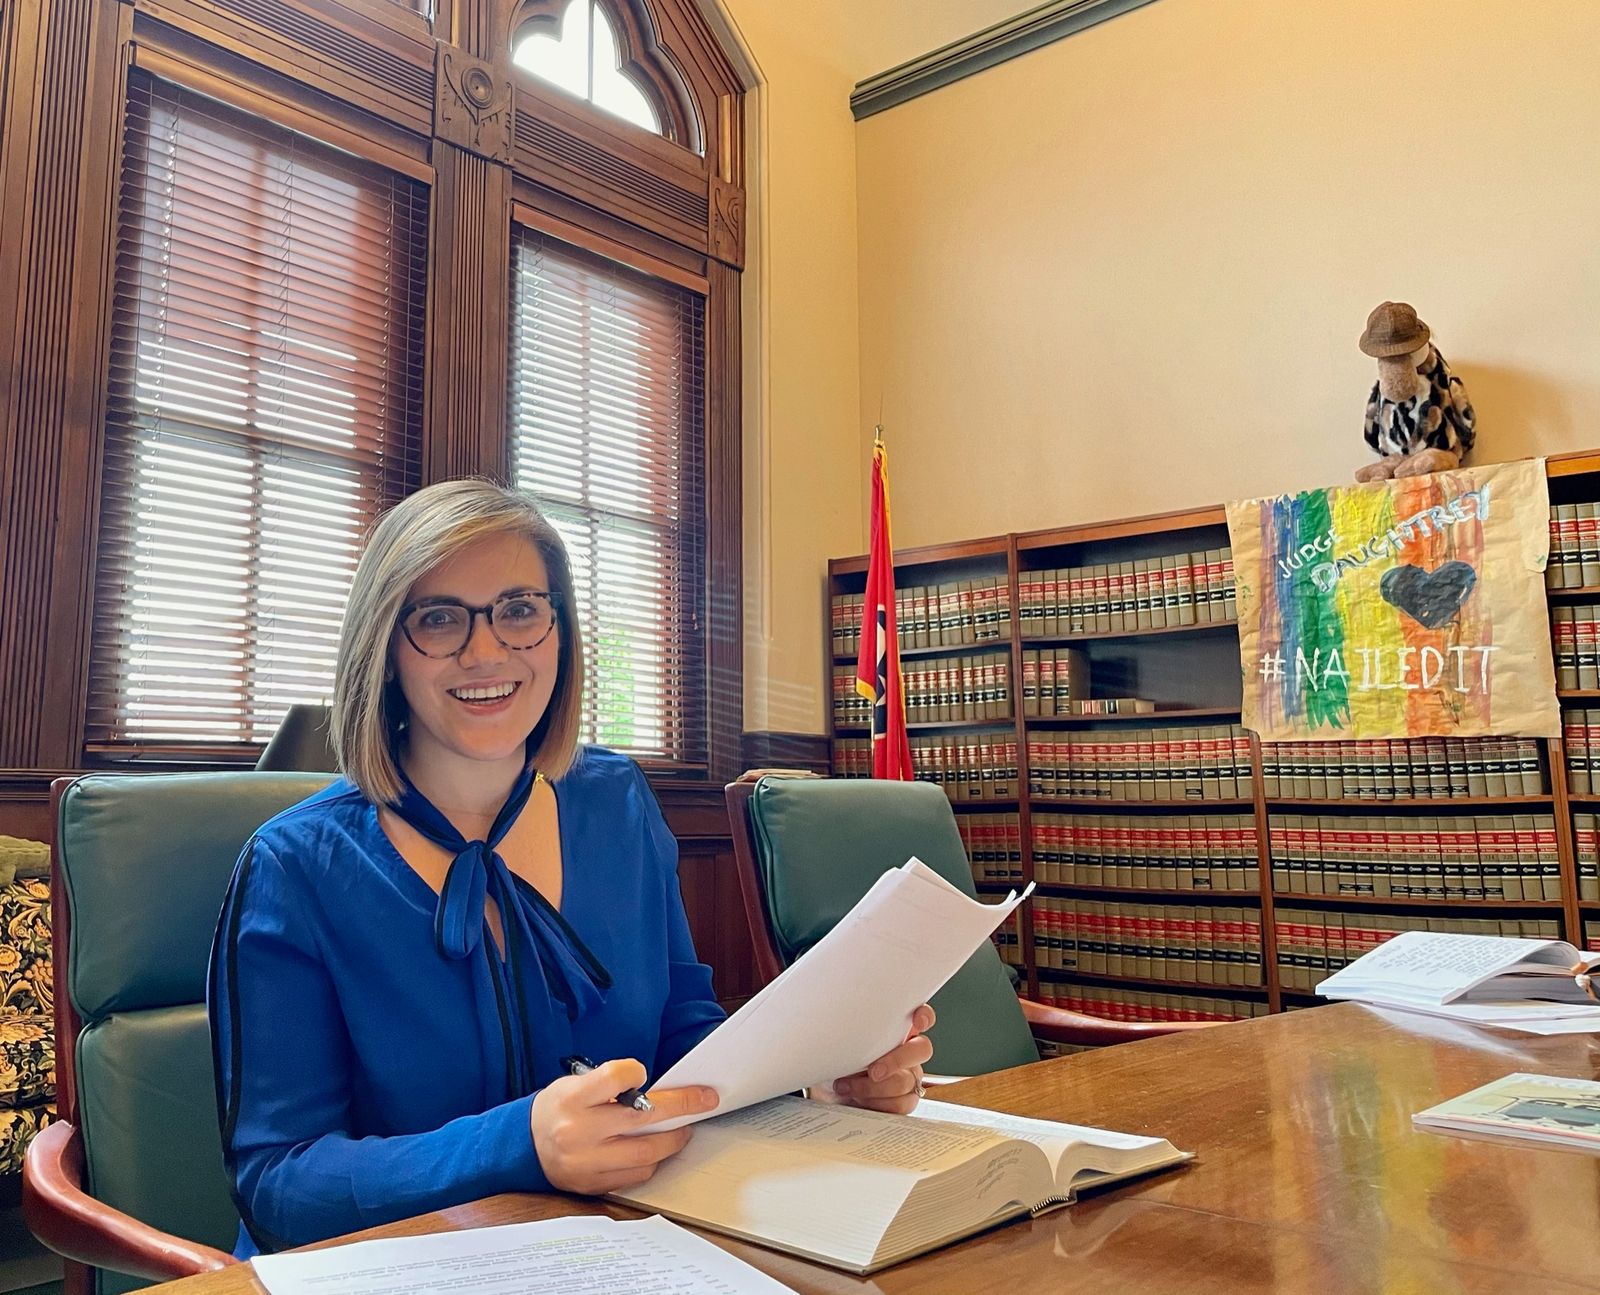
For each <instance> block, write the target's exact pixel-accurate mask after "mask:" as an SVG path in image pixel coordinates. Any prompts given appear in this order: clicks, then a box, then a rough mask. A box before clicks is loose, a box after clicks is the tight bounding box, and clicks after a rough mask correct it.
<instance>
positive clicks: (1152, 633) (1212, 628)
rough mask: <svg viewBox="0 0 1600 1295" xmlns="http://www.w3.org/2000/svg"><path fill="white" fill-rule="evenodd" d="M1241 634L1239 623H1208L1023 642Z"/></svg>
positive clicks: (1031, 644) (1066, 642)
mask: <svg viewBox="0 0 1600 1295" xmlns="http://www.w3.org/2000/svg"><path fill="white" fill-rule="evenodd" d="M1238 632H1239V622H1238V621H1208V622H1207V623H1206V624H1204V625H1163V626H1162V627H1161V628H1159V629H1156V628H1151V629H1142V630H1105V631H1104V632H1099V631H1096V632H1095V633H1092V634H1033V635H1029V636H1028V637H1026V638H1024V639H1023V640H1022V645H1023V646H1024V647H1071V646H1072V645H1073V644H1075V643H1094V642H1100V641H1103V640H1106V639H1151V638H1166V637H1167V636H1168V635H1173V634H1185V635H1191V636H1193V635H1200V634H1233V635H1235V636H1237V634H1238Z"/></svg>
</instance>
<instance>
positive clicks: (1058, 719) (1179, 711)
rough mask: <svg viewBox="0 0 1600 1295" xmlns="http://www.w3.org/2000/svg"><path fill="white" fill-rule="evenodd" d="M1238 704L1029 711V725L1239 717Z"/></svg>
mask: <svg viewBox="0 0 1600 1295" xmlns="http://www.w3.org/2000/svg"><path fill="white" fill-rule="evenodd" d="M1238 718H1239V708H1238V707H1237V706H1173V707H1170V708H1169V709H1166V710H1152V711H1146V712H1145V713H1144V714H1142V715H1029V716H1027V717H1026V718H1025V722H1026V724H1027V726H1028V727H1029V728H1072V727H1080V728H1087V727H1089V726H1090V725H1091V724H1161V723H1167V724H1172V723H1178V724H1181V723H1183V722H1184V721H1186V720H1199V719H1238Z"/></svg>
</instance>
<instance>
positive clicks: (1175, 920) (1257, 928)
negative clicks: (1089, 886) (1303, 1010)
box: [1032, 895, 1262, 985]
mask: <svg viewBox="0 0 1600 1295" xmlns="http://www.w3.org/2000/svg"><path fill="white" fill-rule="evenodd" d="M1032 905H1033V955H1034V960H1035V961H1036V962H1037V963H1038V965H1039V966H1041V967H1048V968H1051V969H1052V970H1056V971H1078V972H1082V973H1084V974H1085V975H1097V976H1141V977H1144V978H1146V979H1150V980H1176V981H1182V982H1183V983H1185V984H1197V985H1259V984H1261V983H1262V982H1261V914H1260V913H1259V912H1257V911H1256V910H1255V909H1251V908H1226V907H1220V906H1218V907H1213V906H1211V905H1207V906H1205V907H1196V906H1194V905H1184V904H1107V903H1100V902H1099V901H1096V900H1088V899H1056V898H1054V897H1052V896H1048V895H1044V896H1041V895H1035V896H1034V897H1033V900H1032Z"/></svg>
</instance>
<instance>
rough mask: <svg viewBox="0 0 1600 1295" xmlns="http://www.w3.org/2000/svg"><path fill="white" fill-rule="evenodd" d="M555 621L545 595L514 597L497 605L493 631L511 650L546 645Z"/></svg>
mask: <svg viewBox="0 0 1600 1295" xmlns="http://www.w3.org/2000/svg"><path fill="white" fill-rule="evenodd" d="M555 618H556V613H555V609H554V608H553V607H551V605H550V599H549V598H548V597H546V596H544V595H542V594H514V595H513V596H511V597H510V598H502V599H501V600H500V601H499V602H497V603H496V604H495V605H494V631H495V633H496V634H498V635H499V636H500V641H501V642H502V643H504V644H505V645H506V646H507V647H509V648H529V647H533V646H534V645H535V644H538V643H541V642H543V641H544V637H545V635H546V634H548V633H549V632H550V627H551V625H553V624H554V623H555Z"/></svg>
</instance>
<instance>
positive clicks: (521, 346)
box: [510, 227, 706, 767]
mask: <svg viewBox="0 0 1600 1295" xmlns="http://www.w3.org/2000/svg"><path fill="white" fill-rule="evenodd" d="M704 314H705V310H704V300H703V298H701V297H700V296H698V295H697V294H695V293H693V292H689V291H687V290H685V289H683V288H680V287H678V286H677V285H675V284H670V283H666V282H663V281H661V280H658V279H654V278H651V277H650V276H648V275H645V274H642V273H639V272H638V271H635V270H632V269H629V268H626V267H624V266H622V265H619V264H616V263H615V262H612V261H608V260H606V259H604V258H602V257H599V256H595V255H592V254H590V253H588V252H585V251H580V250H579V249H577V248H574V247H571V246H569V245H567V244H564V243H560V242H558V241H556V240H555V239H552V238H550V237H548V236H546V235H544V234H541V233H539V232H537V231H534V230H530V229H526V228H522V227H519V228H518V229H517V231H516V233H515V237H514V238H513V252H512V283H511V349H510V388H511V390H510V427H511V436H512V458H513V467H514V472H515V477H516V481H517V484H518V485H520V486H523V487H525V488H527V489H529V490H532V491H533V492H534V493H535V494H537V495H538V496H539V498H540V500H541V501H542V503H543V504H544V506H545V509H546V512H547V513H548V515H549V517H550V519H551V521H552V522H553V523H554V524H555V526H556V528H557V529H558V530H559V531H560V532H561V535H562V538H563V539H564V540H565V541H566V545H567V549H568V552H569V553H570V554H571V557H572V565H573V576H574V580H575V582H576V584H577V590H578V603H579V607H578V614H579V616H580V617H581V618H582V619H581V625H582V630H583V634H584V640H585V643H586V645H587V650H588V667H589V683H588V688H587V696H586V698H585V712H584V737H585V739H586V740H589V741H594V742H600V743H602V744H604V745H606V746H610V747H614V748H617V749H619V750H624V751H627V752H629V753H631V754H633V755H636V756H638V757H640V758H643V759H647V760H654V761H660V762H663V763H671V764H678V765H683V766H688V767H696V766H703V765H704V763H705V760H706V734H705V688H706V679H705V673H706V650H705V627H704V617H703V614H702V608H703V606H704V599H705V591H704V589H703V584H704V579H705V556H704V555H705V550H706V528H705V506H704V487H703V481H704V470H703V459H704V452H705V450H704V447H705V434H704V427H705V380H704V372H705V362H704V356H705V327H704Z"/></svg>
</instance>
